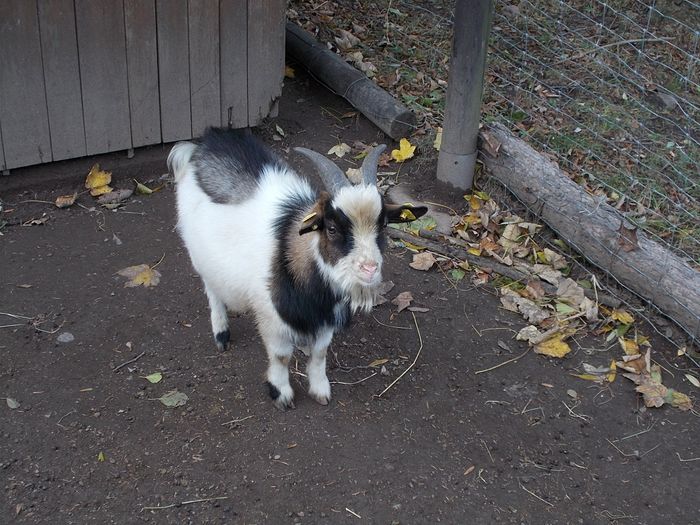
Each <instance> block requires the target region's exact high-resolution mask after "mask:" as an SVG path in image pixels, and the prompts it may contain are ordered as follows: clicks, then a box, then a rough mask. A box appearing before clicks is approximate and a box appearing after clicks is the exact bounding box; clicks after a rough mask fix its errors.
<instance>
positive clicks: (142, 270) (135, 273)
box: [117, 264, 161, 288]
mask: <svg viewBox="0 0 700 525" xmlns="http://www.w3.org/2000/svg"><path fill="white" fill-rule="evenodd" d="M117 273H118V274H119V275H121V276H122V277H126V278H127V279H130V280H129V281H128V282H127V283H125V284H124V287H125V288H133V287H135V286H144V287H145V288H148V287H149V286H157V285H158V283H159V282H160V277H161V276H160V272H159V271H158V270H154V269H153V268H151V267H150V266H148V265H147V264H137V265H136V266H129V267H128V268H124V269H122V270H119V271H118V272H117Z"/></svg>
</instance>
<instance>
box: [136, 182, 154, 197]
mask: <svg viewBox="0 0 700 525" xmlns="http://www.w3.org/2000/svg"><path fill="white" fill-rule="evenodd" d="M134 182H135V183H136V193H138V194H140V195H150V194H151V193H153V190H152V189H151V188H149V187H148V186H146V185H145V184H141V183H140V182H139V181H137V180H136V179H134Z"/></svg>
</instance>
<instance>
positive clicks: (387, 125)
mask: <svg viewBox="0 0 700 525" xmlns="http://www.w3.org/2000/svg"><path fill="white" fill-rule="evenodd" d="M286 43H287V51H288V52H289V53H290V54H291V55H292V56H293V57H294V58H296V59H297V60H298V61H299V62H301V64H302V65H303V66H304V67H305V68H307V69H308V70H309V71H310V72H311V73H312V74H313V75H314V77H316V79H318V80H319V81H320V82H322V83H323V84H324V85H326V86H327V87H328V88H330V89H331V90H332V91H333V92H335V93H336V94H338V95H340V96H341V97H343V98H344V99H345V100H347V101H348V102H350V104H352V105H353V106H354V107H355V108H357V109H358V110H359V111H360V112H361V113H362V114H363V115H364V116H365V117H367V118H368V119H369V120H370V121H372V122H373V123H374V124H375V125H376V126H377V127H378V128H379V129H381V130H382V131H383V132H384V133H386V134H387V135H389V136H390V137H391V138H392V139H395V140H398V139H400V138H402V137H406V136H408V134H409V133H411V132H412V131H413V129H414V128H415V126H416V116H415V115H414V114H413V113H412V112H411V111H410V110H409V109H408V108H406V107H405V106H403V105H402V104H400V103H399V102H398V101H397V100H396V99H394V98H393V97H392V96H391V95H390V94H389V93H387V92H386V91H384V90H383V89H382V88H380V87H379V86H378V85H377V84H375V83H374V82H372V81H371V80H370V79H369V78H367V76H366V75H365V74H364V73H362V72H361V71H358V70H357V69H355V68H354V67H352V66H351V65H350V64H348V63H347V62H345V60H343V59H342V58H341V57H339V56H338V55H336V54H335V53H333V52H331V51H329V50H328V49H326V47H325V46H322V45H321V44H319V43H318V42H317V41H316V39H315V38H314V37H313V36H312V35H310V34H309V33H308V32H307V31H304V30H303V29H302V28H300V27H299V26H297V25H296V24H293V23H291V22H287V38H286Z"/></svg>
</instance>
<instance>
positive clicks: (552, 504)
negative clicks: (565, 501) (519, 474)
mask: <svg viewBox="0 0 700 525" xmlns="http://www.w3.org/2000/svg"><path fill="white" fill-rule="evenodd" d="M518 485H520V488H521V489H523V490H524V491H525V492H527V493H528V494H530V496H534V497H536V498H537V499H538V500H540V501H541V502H542V503H546V504H547V505H549V506H550V507H554V503H550V502H549V501H547V500H546V499H543V498H541V497H539V496H538V495H537V494H535V493H534V492H532V491H531V490H528V489H526V488H525V487H523V484H522V483H521V482H520V479H518Z"/></svg>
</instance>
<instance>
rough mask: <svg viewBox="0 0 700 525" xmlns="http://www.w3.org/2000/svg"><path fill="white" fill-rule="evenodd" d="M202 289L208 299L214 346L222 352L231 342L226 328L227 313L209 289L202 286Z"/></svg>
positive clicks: (223, 305)
mask: <svg viewBox="0 0 700 525" xmlns="http://www.w3.org/2000/svg"><path fill="white" fill-rule="evenodd" d="M204 288H205V290H206V292H207V297H208V298H209V309H210V310H211V330H212V332H213V333H214V341H215V342H216V346H217V348H218V349H219V350H221V351H222V352H223V351H225V350H226V349H228V345H229V341H230V340H231V331H230V330H229V327H228V313H227V311H226V305H225V304H224V302H223V301H222V300H221V299H219V297H217V295H216V294H215V293H214V292H212V291H211V288H209V286H207V285H206V283H205V284H204Z"/></svg>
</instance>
